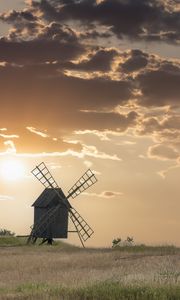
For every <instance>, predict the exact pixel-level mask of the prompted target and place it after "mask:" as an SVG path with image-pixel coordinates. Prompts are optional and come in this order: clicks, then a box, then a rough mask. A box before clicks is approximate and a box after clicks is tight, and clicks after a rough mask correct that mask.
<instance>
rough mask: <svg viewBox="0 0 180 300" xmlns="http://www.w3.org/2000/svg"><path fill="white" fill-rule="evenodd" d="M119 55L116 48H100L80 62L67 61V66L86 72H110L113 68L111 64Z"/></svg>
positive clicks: (70, 68)
mask: <svg viewBox="0 0 180 300" xmlns="http://www.w3.org/2000/svg"><path fill="white" fill-rule="evenodd" d="M117 55H118V52H117V51H116V50H115V49H100V50H98V51H97V52H95V53H91V54H90V55H89V57H88V58H87V59H85V60H82V61H80V62H79V63H72V62H71V63H66V64H65V68H67V69H69V70H80V71H86V72H93V71H101V72H108V71H110V70H111V64H112V62H113V59H114V58H115V56H117Z"/></svg>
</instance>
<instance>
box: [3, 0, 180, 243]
mask: <svg viewBox="0 0 180 300" xmlns="http://www.w3.org/2000/svg"><path fill="white" fill-rule="evenodd" d="M179 50H180V3H179V0H163V1H162V0H143V1H142V0H126V1H124V0H102V1H96V0H91V1H88V0H41V1H36V0H34V1H31V0H27V1H18V0H1V1H0V91H1V92H0V182H1V184H0V206H1V209H0V220H1V221H0V222H1V223H0V227H2V228H8V229H10V230H12V231H14V232H15V233H16V234H28V233H29V232H30V226H31V225H32V224H33V208H32V207H31V205H32V203H33V202H34V201H35V199H36V198H37V197H38V196H39V195H40V193H41V192H42V191H43V186H42V185H41V184H40V183H39V182H38V181H37V180H36V179H35V178H34V177H33V175H32V174H31V170H32V169H33V168H34V167H35V166H36V165H38V164H39V163H41V162H42V161H44V162H45V163H46V165H47V167H48V168H49V170H50V171H51V173H52V174H53V176H54V178H55V179H56V181H57V182H58V184H59V186H60V187H61V188H62V189H63V191H64V192H65V194H66V195H67V191H68V190H69V189H70V188H71V186H72V185H73V184H74V182H75V181H76V180H77V179H78V178H79V177H80V176H81V175H82V174H83V173H84V172H85V171H86V170H87V169H88V168H91V169H92V170H93V171H94V173H95V174H96V176H97V179H98V182H97V183H96V184H95V185H94V186H93V187H91V188H89V189H88V190H87V191H86V192H85V193H84V194H82V195H80V196H78V197H77V198H75V199H74V200H72V201H71V204H72V205H73V206H74V207H75V208H76V209H77V210H78V212H79V213H80V214H81V215H82V216H83V217H84V219H85V220H86V221H87V222H88V223H89V224H90V225H91V227H92V228H93V229H94V231H95V233H94V235H93V237H92V238H91V239H90V240H88V242H87V246H94V247H98V246H104V247H109V246H110V245H111V243H112V240H113V239H114V238H118V237H121V238H122V239H123V240H124V239H126V237H127V236H131V237H133V238H134V241H135V243H146V244H153V245H154V244H175V245H179V246H180V241H179V230H180V218H179V211H180V200H179V199H180V185H179V175H180V105H179V100H180V51H179ZM68 242H70V243H75V244H78V243H79V241H78V239H77V237H75V236H73V234H70V235H69V238H68Z"/></svg>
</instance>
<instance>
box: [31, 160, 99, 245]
mask: <svg viewBox="0 0 180 300" xmlns="http://www.w3.org/2000/svg"><path fill="white" fill-rule="evenodd" d="M31 173H32V174H33V175H34V176H35V177H36V178H37V179H38V180H39V181H40V182H41V184H42V185H43V186H44V187H45V190H44V192H43V193H42V197H43V195H44V196H45V198H44V199H45V201H46V206H44V207H43V208H42V209H41V210H40V213H38V215H37V216H36V214H35V217H34V225H32V226H31V233H30V235H29V237H28V240H27V243H32V244H35V243H36V240H37V239H38V238H43V242H46V241H48V242H49V243H51V241H52V239H53V238H54V237H57V234H55V232H54V231H55V230H56V229H55V228H57V226H58V223H57V222H58V220H60V219H61V228H62V227H63V234H62V233H59V237H67V232H68V217H69V218H70V220H71V221H72V223H73V224H74V227H75V230H74V231H71V232H76V233H77V234H78V236H79V239H80V241H81V244H82V246H83V247H84V242H85V241H86V240H87V239H89V238H90V237H91V236H92V234H93V233H94V231H93V230H92V228H91V227H90V226H89V225H88V224H87V222H86V221H85V220H84V218H83V217H82V216H81V215H80V214H79V213H78V211H77V210H76V209H75V208H74V207H72V206H71V204H70V203H69V201H68V199H69V198H73V199H74V198H76V197H77V196H78V195H80V194H81V193H82V192H83V191H85V190H86V189H88V188H89V187H90V186H92V185H93V184H94V183H96V182H97V178H96V176H95V175H94V173H93V172H92V171H91V170H90V169H88V170H87V171H86V172H85V173H84V174H83V175H82V176H81V177H80V178H79V180H78V181H76V183H75V184H74V185H73V186H72V187H71V189H70V190H69V191H68V195H67V196H65V194H64V193H63V191H62V189H61V188H60V187H59V186H58V184H57V182H56V181H55V179H54V178H53V176H52V175H51V173H50V171H49V170H48V168H47V166H46V165H45V163H44V162H42V163H40V164H39V165H38V166H36V167H35V168H34V169H33V170H32V171H31ZM50 197H51V199H52V201H51V202H50V203H51V204H52V205H49V204H47V203H49V202H48V201H49V200H48V199H50ZM37 201H38V202H42V200H41V199H40V198H39V199H37ZM34 206H35V204H34ZM42 212H43V213H42ZM59 216H61V218H59ZM60 231H61V232H62V230H60ZM69 232H70V231H69ZM43 242H42V243H43Z"/></svg>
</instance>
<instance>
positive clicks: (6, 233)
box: [0, 228, 15, 236]
mask: <svg viewBox="0 0 180 300" xmlns="http://www.w3.org/2000/svg"><path fill="white" fill-rule="evenodd" d="M0 236H15V233H14V232H12V231H10V230H7V229H2V228H1V229H0Z"/></svg>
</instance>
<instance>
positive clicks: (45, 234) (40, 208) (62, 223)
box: [32, 188, 68, 239]
mask: <svg viewBox="0 0 180 300" xmlns="http://www.w3.org/2000/svg"><path fill="white" fill-rule="evenodd" d="M58 193H59V194H61V195H62V197H65V195H64V193H63V191H62V190H61V189H60V188H59V189H58ZM32 206H33V207H34V226H36V224H38V223H39V221H40V220H41V219H42V218H43V217H44V216H46V215H48V213H49V211H50V210H51V209H53V208H56V207H57V211H56V214H55V215H54V216H53V218H52V221H51V222H49V224H48V226H47V227H46V228H45V229H44V228H42V229H41V230H40V231H39V232H37V235H36V237H37V238H44V239H53V238H67V237H68V209H67V207H66V206H65V205H64V204H63V203H62V202H61V203H60V202H59V197H58V195H57V194H56V193H55V192H54V190H53V189H51V188H46V189H45V190H44V191H43V192H42V193H41V195H40V196H39V197H38V198H37V200H36V201H35V202H34V203H33V204H32Z"/></svg>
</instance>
